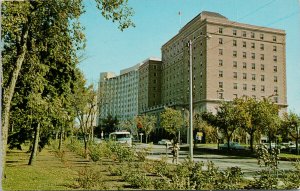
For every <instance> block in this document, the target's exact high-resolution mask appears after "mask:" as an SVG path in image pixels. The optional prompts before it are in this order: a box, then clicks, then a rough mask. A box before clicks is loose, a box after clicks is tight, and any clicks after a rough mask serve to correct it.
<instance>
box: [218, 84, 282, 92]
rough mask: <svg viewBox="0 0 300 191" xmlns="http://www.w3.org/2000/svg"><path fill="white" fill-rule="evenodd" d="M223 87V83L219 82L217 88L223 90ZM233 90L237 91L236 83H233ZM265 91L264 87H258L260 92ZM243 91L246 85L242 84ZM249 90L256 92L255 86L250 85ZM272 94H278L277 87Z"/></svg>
mask: <svg viewBox="0 0 300 191" xmlns="http://www.w3.org/2000/svg"><path fill="white" fill-rule="evenodd" d="M223 86H224V82H219V88H221V89H223ZM233 89H234V90H237V89H238V83H233ZM265 89H266V86H265V85H261V86H260V91H261V92H264V91H265ZM243 90H247V84H243ZM251 90H252V91H256V85H254V84H252V86H251ZM274 93H275V94H278V87H277V86H275V87H274Z"/></svg>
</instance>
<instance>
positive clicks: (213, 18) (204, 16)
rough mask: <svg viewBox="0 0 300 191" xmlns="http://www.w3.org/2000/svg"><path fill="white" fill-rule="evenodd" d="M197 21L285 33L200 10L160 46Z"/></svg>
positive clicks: (171, 40)
mask: <svg viewBox="0 0 300 191" xmlns="http://www.w3.org/2000/svg"><path fill="white" fill-rule="evenodd" d="M197 21H209V22H214V23H217V24H220V25H224V26H226V25H231V26H233V27H238V28H245V29H247V28H249V29H253V30H257V31H264V32H266V31H267V32H274V33H280V34H283V35H285V31H284V30H281V29H274V28H269V27H262V26H256V25H250V24H246V23H239V22H236V21H230V20H229V19H228V18H227V17H225V16H223V15H221V14H220V13H216V12H211V11H202V12H201V13H199V14H198V15H197V16H195V17H194V18H193V19H192V20H190V21H189V22H188V23H187V24H185V25H184V26H183V27H182V28H181V29H180V30H179V32H178V33H177V34H176V35H175V36H173V37H172V38H171V39H170V40H168V41H167V42H166V43H165V44H163V45H162V47H164V46H166V45H167V44H169V43H170V42H173V40H174V39H175V38H176V37H178V35H179V34H180V33H182V32H183V31H184V30H186V29H188V28H189V27H190V26H191V25H192V24H194V23H195V22H197Z"/></svg>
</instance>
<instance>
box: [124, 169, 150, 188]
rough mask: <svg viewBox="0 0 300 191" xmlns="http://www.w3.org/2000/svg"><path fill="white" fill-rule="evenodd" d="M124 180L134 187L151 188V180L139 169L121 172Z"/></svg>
mask: <svg viewBox="0 0 300 191" xmlns="http://www.w3.org/2000/svg"><path fill="white" fill-rule="evenodd" d="M123 177H124V180H125V181H126V182H128V183H129V184H130V185H131V186H132V187H134V188H140V189H149V188H152V181H151V179H150V178H149V177H148V176H147V175H146V173H142V172H139V171H128V172H126V173H123Z"/></svg>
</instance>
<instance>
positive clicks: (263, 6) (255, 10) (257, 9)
mask: <svg viewBox="0 0 300 191" xmlns="http://www.w3.org/2000/svg"><path fill="white" fill-rule="evenodd" d="M275 1H277V0H271V1H269V2H268V3H266V4H264V5H262V6H260V7H258V8H256V9H254V10H253V11H251V12H250V13H248V14H246V15H244V16H243V17H241V18H239V19H237V20H242V19H244V18H246V17H248V16H249V15H253V13H256V12H257V11H259V10H261V9H263V8H265V7H267V6H269V5H270V4H272V3H274V2H275Z"/></svg>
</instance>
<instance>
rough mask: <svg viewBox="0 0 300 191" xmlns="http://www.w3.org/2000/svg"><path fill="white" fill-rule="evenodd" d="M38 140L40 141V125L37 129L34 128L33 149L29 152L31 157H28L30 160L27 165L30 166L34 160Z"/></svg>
mask: <svg viewBox="0 0 300 191" xmlns="http://www.w3.org/2000/svg"><path fill="white" fill-rule="evenodd" d="M39 139H40V123H38V124H37V127H36V128H35V132H34V142H33V147H32V150H31V155H30V158H29V162H28V165H32V163H33V162H34V161H35V159H36V155H37V150H38V145H39Z"/></svg>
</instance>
